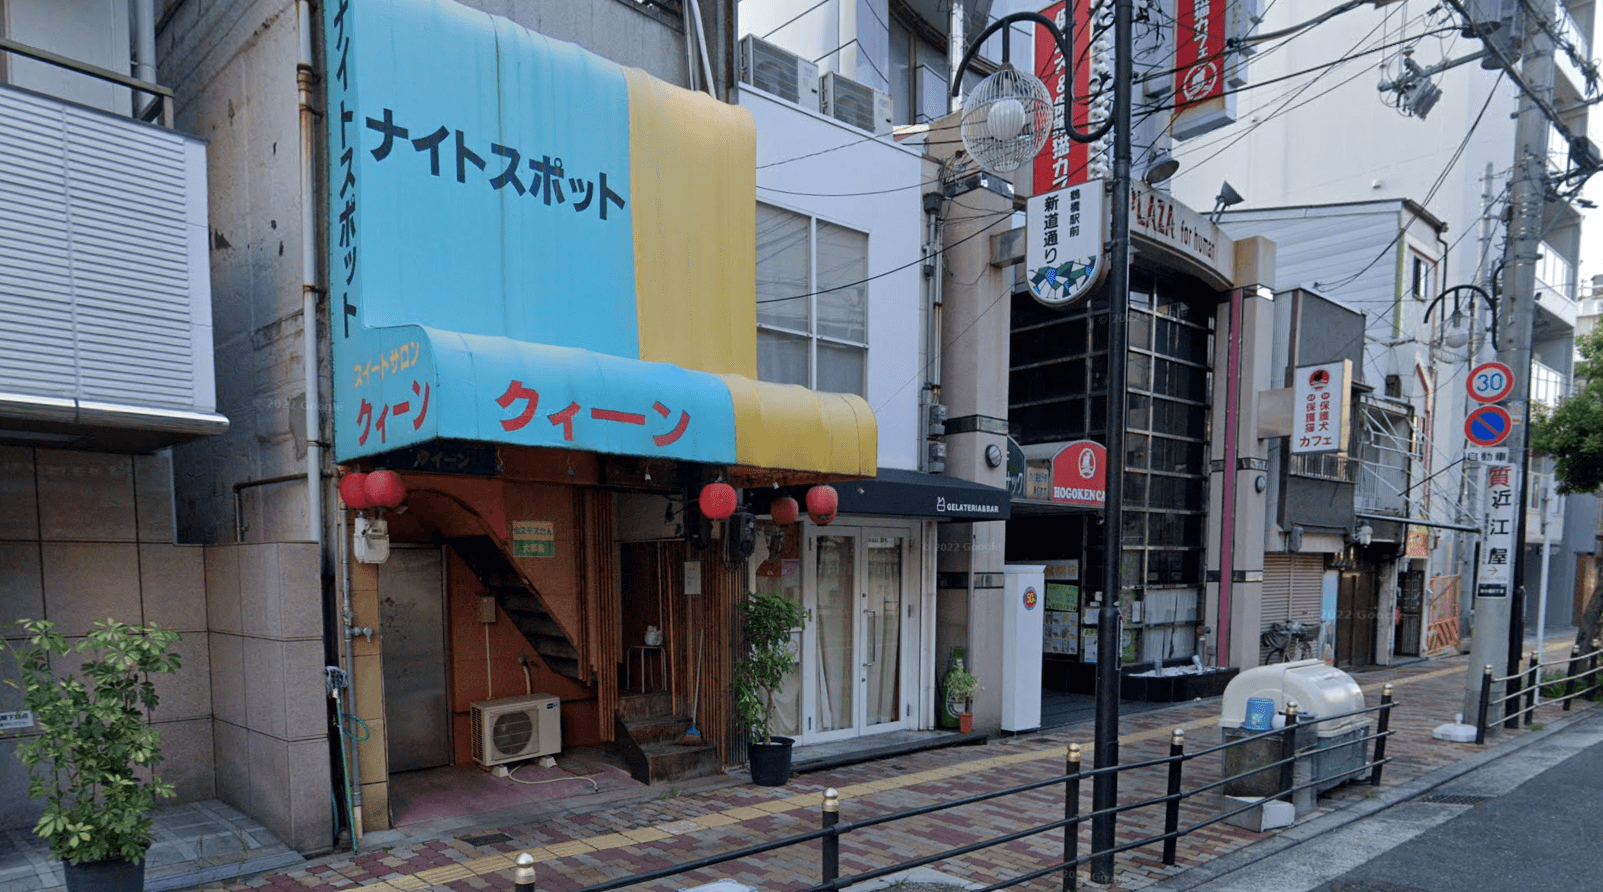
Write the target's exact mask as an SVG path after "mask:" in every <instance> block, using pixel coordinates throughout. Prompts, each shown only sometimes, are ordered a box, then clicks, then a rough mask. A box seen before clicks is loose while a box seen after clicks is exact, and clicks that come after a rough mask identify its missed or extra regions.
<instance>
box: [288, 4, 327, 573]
mask: <svg viewBox="0 0 1603 892" xmlns="http://www.w3.org/2000/svg"><path fill="white" fill-rule="evenodd" d="M295 12H296V16H297V17H298V19H299V24H300V61H299V62H297V63H296V65H295V88H296V92H297V93H298V94H299V99H300V111H301V352H302V354H303V356H302V361H303V363H304V364H305V371H306V381H305V385H306V528H307V529H306V533H307V537H308V538H309V539H310V540H311V541H313V542H316V543H317V544H318V546H319V551H321V546H322V545H323V441H322V440H323V426H322V415H323V413H322V407H321V403H320V402H319V400H318V393H317V385H318V373H317V365H318V364H317V359H318V341H317V293H318V291H319V290H320V289H319V288H318V286H317V208H318V202H317V195H316V193H315V191H314V190H315V188H316V182H317V177H316V175H315V172H314V170H313V165H314V163H315V160H316V158H317V148H316V146H317V141H316V128H317V112H316V111H315V110H314V109H313V107H312V88H313V87H314V86H315V85H316V84H317V73H316V72H315V71H314V70H313V69H312V7H311V3H310V2H309V0H296V2H295Z"/></svg>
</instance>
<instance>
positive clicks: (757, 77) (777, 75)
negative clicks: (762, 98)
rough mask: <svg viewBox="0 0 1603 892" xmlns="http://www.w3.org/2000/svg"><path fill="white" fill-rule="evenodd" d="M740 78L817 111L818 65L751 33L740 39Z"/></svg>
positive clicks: (760, 88)
mask: <svg viewBox="0 0 1603 892" xmlns="http://www.w3.org/2000/svg"><path fill="white" fill-rule="evenodd" d="M740 79H741V80H743V81H745V82H746V83H748V84H751V85H752V86H753V87H756V88H757V89H759V90H761V91H763V92H764V93H772V94H773V95H775V96H778V97H779V98H781V99H788V100H790V101H791V102H794V103H796V104H797V105H800V106H801V107H803V108H806V109H810V110H812V111H818V66H817V65H815V64H813V63H812V62H809V61H807V60H806V59H803V58H802V57H800V56H798V55H796V54H795V53H790V52H786V51H785V50H782V49H780V48H779V47H777V46H774V45H773V44H771V43H768V42H767V41H765V40H762V39H761V38H759V37H756V36H754V35H751V34H747V35H746V36H745V37H742V38H741V39H740Z"/></svg>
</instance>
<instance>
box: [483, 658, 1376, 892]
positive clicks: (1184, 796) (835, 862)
mask: <svg viewBox="0 0 1603 892" xmlns="http://www.w3.org/2000/svg"><path fill="white" fill-rule="evenodd" d="M1395 706H1396V704H1395V703H1394V702H1393V699H1392V686H1391V685H1390V684H1387V685H1386V686H1385V688H1384V690H1383V692H1382V694H1381V702H1380V703H1379V704H1378V705H1376V706H1370V707H1367V708H1364V709H1358V710H1354V711H1352V712H1347V713H1342V714H1340V715H1331V716H1317V717H1311V718H1307V719H1299V716H1298V709H1297V705H1296V704H1295V703H1287V706H1286V715H1285V726H1284V727H1283V728H1272V729H1270V730H1267V731H1262V732H1256V733H1250V734H1246V735H1245V736H1241V737H1239V738H1237V739H1233V740H1228V741H1227V742H1225V743H1222V744H1219V745H1216V746H1209V747H1204V748H1202V749H1197V750H1192V751H1190V752H1187V751H1186V746H1185V743H1186V738H1185V730H1184V729H1175V731H1174V732H1173V734H1172V735H1171V737H1170V741H1169V754H1168V755H1167V756H1162V757H1159V758H1154V759H1146V760H1144V761H1139V762H1132V763H1129V764H1123V765H1110V766H1106V767H1103V768H1092V769H1089V770H1087V769H1084V768H1083V767H1082V765H1081V753H1082V751H1081V748H1080V745H1079V744H1070V745H1069V746H1068V751H1067V753H1066V755H1065V759H1064V770H1063V773H1062V774H1060V775H1058V776H1056V777H1050V778H1047V779H1045V780H1038V781H1033V782H1031V783H1026V784H1021V785H1018V786H1013V787H1008V788H1006V789H998V790H990V791H987V792H984V793H979V794H976V795H973V796H967V797H963V798H960V799H954V800H950V801H946V802H939V803H934V804H931V805H925V806H920V807H917V808H910V809H905V810H902V811H897V812H891V813H888V814H883V815H876V816H870V817H863V818H861V819H858V820H842V803H841V801H840V797H839V795H838V794H837V793H836V791H834V790H826V791H824V794H823V801H822V803H821V810H820V826H819V828H818V829H817V830H813V831H810V832H807V833H799V834H796V835H793V836H788V837H785V838H782V839H776V840H773V841H770V842H764V843H761V844H758V845H752V846H747V847H745V848H741V849H735V850H732V851H729V852H724V853H721V854H718V855H712V856H709V857H706V858H700V859H697V860H694V861H687V862H683V863H679V864H674V865H670V866H667V867H663V868H660V869H657V870H652V871H647V872H644V873H637V874H633V875H630V876H625V877H619V878H617V879H612V880H607V881H606V882H602V883H597V884H594V885H591V886H586V887H584V888H582V889H578V890H574V892H610V890H614V889H622V888H625V887H629V886H638V885H641V884H647V883H653V882H655V881H658V880H663V879H667V878H670V877H675V876H680V875H682V874H688V873H691V872H693V871H699V870H703V869H706V868H710V867H716V866H718V865H721V864H728V863H731V862H736V861H741V860H743V859H749V858H755V857H757V856H761V855H764V854H766V853H769V852H775V851H777V850H781V849H787V848H790V847H792V846H799V845H807V844H810V843H815V842H817V843H820V845H819V850H820V855H819V872H818V877H819V881H818V882H817V883H816V884H815V885H812V886H808V887H806V888H804V889H800V890H799V892H838V890H840V889H844V888H846V887H847V886H851V885H855V884H857V883H864V882H869V881H872V880H876V879H881V878H883V877H887V876H890V875H892V874H897V873H901V872H903V871H907V870H911V869H913V868H918V867H925V866H928V865H931V864H936V863H939V862H942V861H948V860H951V859H956V858H961V857H963V856H965V855H969V854H973V853H976V852H981V851H982V850H985V849H990V848H993V847H997V846H1002V845H1006V844H1009V843H1013V842H1017V841H1020V840H1024V839H1027V838H1029V837H1033V836H1037V835H1040V834H1045V833H1053V832H1056V831H1061V837H1062V850H1061V858H1060V860H1055V861H1052V863H1047V864H1043V865H1041V866H1039V867H1037V868H1035V869H1033V870H1030V871H1028V872H1025V873H1022V874H1019V875H1017V876H1012V877H1009V878H1007V879H1004V880H1002V881H1000V882H997V883H993V884H992V885H989V886H986V887H984V888H982V889H979V890H977V892H997V890H1001V889H1007V888H1010V887H1013V886H1018V885H1020V884H1023V883H1027V882H1031V881H1034V880H1037V879H1041V878H1043V877H1048V876H1052V875H1054V874H1061V875H1062V889H1063V892H1074V890H1076V889H1078V888H1079V869H1080V868H1081V867H1082V866H1084V865H1087V864H1089V865H1091V872H1092V874H1093V877H1094V878H1096V879H1097V880H1098V881H1103V880H1104V878H1106V879H1111V878H1112V875H1113V858H1114V856H1115V855H1118V854H1120V853H1123V852H1128V851H1132V850H1134V849H1142V848H1146V847H1149V846H1157V847H1160V848H1161V851H1162V858H1163V863H1164V864H1165V865H1173V864H1174V863H1175V858H1176V848H1177V844H1178V841H1179V840H1180V839H1181V838H1182V837H1185V836H1187V835H1189V834H1192V833H1195V832H1197V831H1199V830H1202V829H1204V828H1206V827H1210V826H1212V825H1214V824H1217V823H1219V822H1221V821H1224V820H1226V819H1228V818H1232V817H1235V816H1237V815H1242V814H1244V813H1245V812H1248V811H1251V810H1252V809H1256V808H1260V807H1262V805H1261V803H1260V802H1259V801H1256V800H1254V801H1252V802H1249V803H1248V804H1246V805H1239V806H1238V805H1237V800H1235V799H1231V798H1225V797H1224V795H1223V793H1224V790H1225V789H1226V788H1227V787H1229V786H1230V785H1232V784H1233V783H1236V782H1239V781H1242V780H1243V779H1246V778H1253V777H1257V778H1263V777H1265V776H1269V777H1273V776H1274V774H1275V773H1278V781H1277V782H1275V783H1274V786H1275V788H1276V792H1275V793H1274V795H1273V796H1271V797H1268V798H1275V799H1286V800H1290V799H1292V797H1293V796H1294V795H1295V794H1297V793H1299V792H1301V791H1303V790H1305V789H1307V788H1313V787H1316V786H1317V789H1319V790H1323V789H1328V788H1330V787H1332V786H1335V785H1336V784H1338V783H1341V782H1344V781H1349V780H1360V779H1363V778H1364V777H1365V775H1367V779H1368V783H1369V784H1370V785H1371V786H1376V787H1378V786H1380V779H1381V769H1382V768H1383V767H1384V766H1385V765H1386V763H1388V762H1390V761H1391V758H1390V757H1388V756H1387V755H1386V741H1387V739H1388V738H1390V737H1391V736H1392V735H1393V734H1395V733H1396V732H1395V731H1393V730H1391V728H1390V725H1391V712H1392V709H1393V708H1394V707H1395ZM1371 713H1373V714H1375V715H1376V716H1377V719H1376V724H1375V727H1376V730H1375V731H1374V733H1367V732H1368V729H1369V724H1368V723H1367V721H1366V722H1364V723H1363V725H1362V729H1363V731H1364V732H1366V733H1364V734H1362V735H1361V736H1354V735H1345V734H1344V735H1343V736H1342V737H1341V738H1340V740H1341V743H1340V746H1341V747H1343V748H1346V747H1360V748H1361V749H1360V750H1359V752H1361V753H1362V754H1363V755H1364V756H1367V755H1368V754H1369V750H1370V747H1369V742H1370V741H1373V742H1374V747H1373V750H1374V756H1373V758H1362V759H1360V760H1356V761H1353V762H1352V763H1350V764H1348V763H1343V765H1342V769H1341V772H1340V774H1339V776H1337V777H1335V778H1331V777H1324V778H1321V777H1318V776H1315V777H1313V778H1312V779H1309V780H1298V779H1297V772H1295V770H1294V768H1295V767H1296V766H1297V765H1298V764H1299V762H1300V763H1301V764H1302V765H1303V766H1307V765H1309V764H1310V763H1311V762H1312V760H1314V759H1315V758H1316V750H1319V749H1321V747H1320V746H1319V745H1317V744H1306V743H1301V742H1299V738H1300V739H1301V740H1303V741H1306V740H1307V739H1309V733H1308V731H1309V727H1310V726H1314V730H1315V731H1316V732H1317V726H1318V725H1320V724H1323V723H1326V722H1330V723H1340V725H1341V726H1343V727H1350V726H1351V724H1352V720H1353V719H1355V718H1357V717H1361V716H1367V715H1369V714H1371ZM1255 745H1256V747H1257V749H1256V752H1258V753H1262V752H1264V751H1265V750H1267V751H1269V752H1270V753H1271V754H1272V755H1278V758H1270V759H1248V760H1246V761H1250V762H1251V764H1250V766H1249V767H1247V768H1245V769H1243V770H1241V771H1239V772H1236V773H1234V774H1230V775H1228V776H1225V777H1221V778H1219V779H1217V780H1207V778H1208V777H1212V776H1213V775H1212V772H1206V771H1199V769H1195V768H1194V769H1193V773H1192V778H1193V786H1191V787H1190V788H1189V789H1187V788H1186V767H1187V766H1188V765H1191V764H1192V763H1195V762H1196V761H1197V760H1199V759H1203V758H1206V757H1215V758H1219V759H1220V760H1221V763H1220V764H1228V763H1229V762H1230V760H1228V759H1226V758H1225V754H1226V753H1227V752H1228V751H1230V750H1232V749H1235V748H1238V747H1254V746H1255ZM1238 755H1239V754H1238ZM1236 761H1238V762H1239V761H1241V760H1240V759H1237V760H1236ZM1143 771H1158V772H1166V773H1167V792H1165V794H1164V795H1162V796H1152V797H1149V798H1146V799H1141V800H1139V801H1135V802H1128V803H1125V804H1122V805H1115V806H1112V807H1110V808H1105V809H1102V810H1099V811H1081V809H1080V792H1081V788H1082V785H1083V784H1084V783H1085V782H1086V781H1094V780H1095V779H1096V778H1097V777H1098V776H1100V775H1105V774H1109V773H1111V774H1113V775H1115V776H1116V777H1117V776H1120V775H1128V774H1130V773H1133V772H1143ZM1199 773H1200V774H1202V775H1203V777H1202V778H1201V782H1197V780H1198V774H1199ZM1219 774H1224V771H1223V770H1221V771H1220V772H1219ZM1054 789H1061V791H1062V813H1063V816H1062V817H1061V818H1057V817H1056V816H1055V815H1053V817H1052V819H1051V820H1042V821H1040V822H1039V823H1036V824H1033V825H1030V826H1027V827H1024V828H1022V829H1020V830H1017V831H1015V832H1011V833H1005V834H1002V835H1000V836H994V837H991V838H988V839H981V840H977V841H975V842H972V843H968V844H966V845H959V846H954V847H952V848H948V849H945V850H944V851H940V852H936V853H934V854H930V855H924V856H921V857H918V858H913V859H910V860H905V861H899V862H897V863H894V864H888V865H885V866H883V867H879V868H876V869H873V870H866V871H863V872H860V873H855V874H850V875H842V874H841V869H840V868H841V844H842V843H843V842H851V843H854V844H856V845H861V846H863V847H864V848H863V851H882V850H888V849H893V848H894V844H891V845H886V844H884V843H883V842H876V841H875V840H874V839H873V838H872V837H873V833H872V831H873V830H874V828H880V827H890V826H892V825H895V824H897V823H898V822H905V821H910V820H913V819H916V818H920V817H923V816H926V815H933V814H936V813H939V812H944V811H949V810H953V809H959V808H962V807H964V806H969V805H975V804H977V803H985V802H994V801H996V800H1002V799H1005V798H1006V797H1017V796H1020V795H1021V794H1029V793H1033V792H1036V791H1050V790H1054ZM1210 793H1213V794H1216V795H1218V796H1219V800H1218V801H1220V802H1223V803H1224V804H1225V805H1224V806H1223V807H1220V808H1218V809H1217V810H1216V809H1214V808H1213V807H1212V804H1213V802H1214V800H1212V799H1208V800H1202V801H1201V802H1194V803H1191V804H1192V805H1193V806H1197V807H1198V808H1194V809H1193V815H1192V816H1193V817H1195V816H1196V815H1197V813H1198V810H1199V809H1200V810H1201V813H1202V814H1208V815H1210V816H1208V817H1206V818H1205V819H1202V820H1193V821H1191V822H1190V823H1186V824H1182V823H1181V815H1180V808H1181V804H1182V803H1186V802H1188V801H1189V800H1192V799H1193V798H1195V797H1198V796H1203V795H1205V794H1210ZM1055 800H1056V797H1053V801H1054V802H1055ZM1010 808H1011V810H1012V812H1013V813H1014V814H1028V813H1030V812H1031V811H1033V812H1034V813H1036V814H1041V815H1042V816H1043V818H1044V817H1045V815H1046V814H1047V812H1043V811H1041V803H1040V798H1039V796H1037V797H1036V799H1035V800H1034V801H1030V802H1026V803H1015V804H1012V805H1011V806H1010ZM1158 809H1161V815H1162V822H1163V823H1162V826H1163V831H1162V832H1161V833H1156V832H1148V833H1146V835H1144V836H1141V837H1140V838H1137V839H1134V840H1132V841H1129V842H1125V843H1123V844H1121V845H1116V846H1114V847H1112V848H1108V849H1103V850H1098V851H1086V852H1084V853H1083V854H1082V852H1081V846H1080V837H1081V835H1082V834H1081V827H1082V826H1083V825H1084V824H1086V823H1088V822H1093V821H1096V820H1098V819H1111V820H1112V821H1114V822H1117V821H1118V820H1119V819H1120V816H1124V815H1128V814H1130V813H1134V812H1141V813H1142V814H1141V816H1140V817H1139V819H1130V825H1129V826H1135V825H1137V824H1139V825H1141V826H1143V827H1147V828H1151V827H1155V825H1156V823H1157V821H1156V818H1157V810H1158ZM1053 810H1054V811H1055V808H1054V809H1053ZM959 820H960V819H959ZM904 826H906V825H904ZM948 826H953V824H948ZM1108 835H1109V836H1112V835H1113V834H1108ZM1127 835H1128V834H1127ZM1052 851H1053V854H1052V855H1051V856H1047V858H1046V860H1049V861H1051V859H1052V858H1056V857H1058V853H1057V850H1056V849H1055V848H1054V849H1053V850H1052ZM516 861H517V869H516V871H515V873H514V878H515V883H516V885H515V886H514V888H515V889H516V890H518V892H533V890H535V889H536V888H537V886H536V880H535V861H534V858H533V856H531V855H529V854H528V853H527V852H525V853H522V854H520V855H518V856H517V859H516ZM798 880H799V878H798ZM686 885H690V884H689V883H686ZM659 888H671V887H667V886H664V887H659Z"/></svg>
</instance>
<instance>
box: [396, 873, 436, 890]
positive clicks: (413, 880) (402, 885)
mask: <svg viewBox="0 0 1603 892" xmlns="http://www.w3.org/2000/svg"><path fill="white" fill-rule="evenodd" d="M387 882H388V884H389V886H390V887H391V888H393V889H399V890H401V892H414V890H417V889H424V888H427V887H428V885H429V884H428V883H425V882H423V881H422V880H420V879H418V878H417V877H415V876H411V877H396V878H395V879H393V880H388V881H387Z"/></svg>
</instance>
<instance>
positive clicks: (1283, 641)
mask: <svg viewBox="0 0 1603 892" xmlns="http://www.w3.org/2000/svg"><path fill="white" fill-rule="evenodd" d="M1318 637H1319V627H1318V626H1317V625H1315V626H1306V625H1303V624H1302V623H1301V622H1300V621H1297V620H1292V621H1291V622H1284V623H1280V622H1277V623H1275V624H1273V625H1272V626H1270V627H1269V631H1267V632H1264V633H1263V634H1261V635H1259V636H1258V643H1259V644H1261V645H1262V646H1264V647H1267V648H1268V649H1269V655H1268V658H1267V659H1266V660H1265V661H1264V662H1265V663H1295V662H1297V661H1299V660H1311V659H1313V658H1314V647H1315V644H1314V642H1315V640H1316V639H1317V638H1318Z"/></svg>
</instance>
